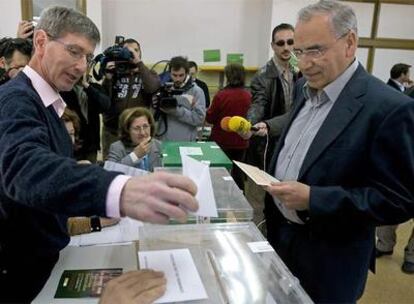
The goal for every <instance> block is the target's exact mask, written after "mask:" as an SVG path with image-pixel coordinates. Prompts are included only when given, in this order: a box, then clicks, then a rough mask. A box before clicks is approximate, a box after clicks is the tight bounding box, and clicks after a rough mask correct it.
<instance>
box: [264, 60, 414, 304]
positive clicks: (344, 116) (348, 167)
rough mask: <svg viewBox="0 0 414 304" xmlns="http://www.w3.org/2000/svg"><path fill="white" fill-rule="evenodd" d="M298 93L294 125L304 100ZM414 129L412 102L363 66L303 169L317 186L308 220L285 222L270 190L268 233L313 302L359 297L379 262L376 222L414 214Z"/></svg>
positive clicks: (304, 177)
mask: <svg viewBox="0 0 414 304" xmlns="http://www.w3.org/2000/svg"><path fill="white" fill-rule="evenodd" d="M303 83H304V80H302V81H299V82H298V85H303ZM296 97H297V100H296V103H295V107H294V109H293V110H292V112H291V115H290V118H289V122H288V128H289V127H290V125H291V123H292V121H293V120H294V118H295V116H296V115H297V114H298V112H299V111H300V109H301V108H302V106H303V104H304V102H305V99H304V97H303V94H299V95H298V96H296ZM288 128H286V129H285V130H284V132H283V133H282V135H281V139H280V141H279V144H278V147H277V149H276V151H275V153H274V155H273V158H272V161H271V166H270V168H269V173H271V174H274V171H275V164H276V160H277V157H278V155H279V152H280V150H281V148H282V147H283V143H284V140H285V138H286V134H287V131H288ZM413 129H414V103H413V102H412V101H410V99H409V98H408V97H406V96H404V95H403V94H399V93H397V92H396V91H395V90H393V89H391V88H390V87H389V86H386V85H385V84H384V83H383V82H382V81H380V80H378V79H376V78H375V77H373V76H370V75H369V74H368V73H367V72H366V71H365V70H364V69H363V67H362V66H359V67H358V69H357V70H356V72H355V73H354V75H353V76H352V78H351V80H350V81H349V82H348V83H347V84H346V86H345V88H344V89H343V91H342V92H341V94H340V95H339V97H338V99H337V101H336V102H335V104H334V106H333V107H332V109H331V111H330V113H329V114H328V116H327V118H326V119H325V121H324V122H323V124H322V126H321V128H320V130H319V131H318V133H317V134H316V137H315V139H314V140H313V142H312V144H311V146H310V148H309V150H308V152H307V154H306V157H305V159H304V162H303V165H302V167H301V169H300V172H299V177H298V181H299V182H301V183H304V184H307V185H310V186H311V190H310V209H309V211H306V212H299V215H300V217H301V218H302V219H303V220H304V221H305V225H295V224H289V223H287V221H286V220H285V219H284V218H283V216H282V215H281V213H280V212H279V210H278V209H277V208H276V207H275V205H274V203H273V199H272V198H271V197H270V196H269V195H267V197H266V204H265V216H266V219H267V229H268V230H267V232H268V239H269V241H270V242H271V244H272V245H273V246H274V248H275V249H276V251H277V252H278V253H279V254H280V256H281V257H282V259H283V260H284V261H285V262H286V264H287V266H288V267H289V268H290V269H291V270H292V272H293V273H294V274H295V275H296V276H298V278H299V280H300V281H301V283H302V285H303V286H304V288H305V290H306V291H307V292H308V293H309V294H310V296H311V297H312V298H313V300H314V301H316V302H335V303H337V302H355V301H356V300H357V299H358V298H359V297H360V296H361V295H362V292H363V289H364V286H365V282H366V278H367V272H368V268H369V266H370V265H371V266H373V265H374V264H373V263H374V255H373V253H374V236H375V226H376V225H379V224H395V223H399V222H403V221H406V220H408V219H409V218H411V217H412V216H413V215H414V203H413V202H414V183H413V180H414V154H413V147H414V137H413V135H412V130H413Z"/></svg>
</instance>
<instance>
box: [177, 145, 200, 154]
mask: <svg viewBox="0 0 414 304" xmlns="http://www.w3.org/2000/svg"><path fill="white" fill-rule="evenodd" d="M180 155H181V156H183V155H203V150H201V148H200V147H180Z"/></svg>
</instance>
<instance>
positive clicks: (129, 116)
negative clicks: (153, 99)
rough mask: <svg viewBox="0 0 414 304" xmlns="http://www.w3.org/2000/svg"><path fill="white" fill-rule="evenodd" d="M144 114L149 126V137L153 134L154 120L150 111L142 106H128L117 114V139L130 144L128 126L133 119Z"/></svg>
mask: <svg viewBox="0 0 414 304" xmlns="http://www.w3.org/2000/svg"><path fill="white" fill-rule="evenodd" d="M142 116H145V117H146V118H147V119H148V122H149V124H150V127H151V133H150V134H151V137H153V136H154V134H155V131H156V130H155V120H154V117H153V116H152V114H151V112H150V111H149V110H148V109H146V108H142V107H135V108H129V109H126V110H124V111H123V112H122V114H121V115H120V116H119V128H118V133H119V139H120V140H121V141H122V143H123V144H124V145H132V141H131V137H130V135H129V128H130V127H131V124H132V123H133V121H134V120H135V119H136V118H138V117H142Z"/></svg>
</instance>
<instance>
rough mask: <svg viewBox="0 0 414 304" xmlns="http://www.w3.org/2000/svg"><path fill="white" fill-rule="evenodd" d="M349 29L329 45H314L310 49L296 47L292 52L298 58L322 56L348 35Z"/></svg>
mask: <svg viewBox="0 0 414 304" xmlns="http://www.w3.org/2000/svg"><path fill="white" fill-rule="evenodd" d="M348 33H349V31H348V32H346V33H345V34H343V35H341V36H339V37H338V38H336V40H335V42H334V43H333V44H332V45H331V46H329V47H327V46H319V47H312V48H309V49H305V50H301V49H294V50H293V51H292V54H293V55H294V56H296V58H297V59H298V60H302V59H303V57H305V56H306V57H308V58H310V59H318V58H320V57H322V56H323V55H324V54H325V53H326V51H327V50H329V49H330V48H331V47H333V46H334V45H335V43H336V42H338V41H339V40H340V39H341V38H344V37H345V36H346V35H348Z"/></svg>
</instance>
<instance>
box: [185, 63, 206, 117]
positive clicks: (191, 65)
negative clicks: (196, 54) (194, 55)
mask: <svg viewBox="0 0 414 304" xmlns="http://www.w3.org/2000/svg"><path fill="white" fill-rule="evenodd" d="M188 66H189V68H190V70H189V72H190V76H191V79H192V80H193V81H194V82H195V83H196V84H197V85H198V86H199V87H200V88H201V89H202V90H203V92H204V97H205V99H206V109H208V107H209V106H210V92H209V91H208V86H207V83H205V82H204V81H202V80H200V79H198V78H197V74H198V66H197V63H195V62H194V61H189V62H188Z"/></svg>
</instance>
